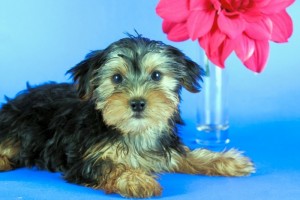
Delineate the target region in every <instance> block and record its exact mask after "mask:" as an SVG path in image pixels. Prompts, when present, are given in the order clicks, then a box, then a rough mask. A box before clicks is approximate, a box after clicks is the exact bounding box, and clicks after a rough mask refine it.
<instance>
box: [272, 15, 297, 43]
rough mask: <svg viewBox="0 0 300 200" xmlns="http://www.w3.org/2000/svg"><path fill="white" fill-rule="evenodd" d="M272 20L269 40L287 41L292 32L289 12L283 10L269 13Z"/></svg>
mask: <svg viewBox="0 0 300 200" xmlns="http://www.w3.org/2000/svg"><path fill="white" fill-rule="evenodd" d="M269 17H270V19H271V21H272V22H273V31H272V36H271V40H272V41H274V42H287V41H288V38H289V37H291V35H292V33H293V22H292V19H291V17H290V16H289V14H288V13H287V12H286V11H285V10H283V11H281V12H280V13H277V14H272V15H269Z"/></svg>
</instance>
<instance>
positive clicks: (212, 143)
mask: <svg viewBox="0 0 300 200" xmlns="http://www.w3.org/2000/svg"><path fill="white" fill-rule="evenodd" d="M203 57H204V62H203V65H202V66H204V67H203V68H204V71H205V76H204V77H203V84H202V91H201V92H200V93H199V98H198V105H197V132H196V143H197V144H198V145H200V147H205V148H211V149H222V148H225V147H226V145H227V144H228V143H229V141H230V140H229V134H228V132H229V130H228V129H229V115H228V74H227V71H226V69H222V68H220V67H218V66H216V65H214V64H212V63H211V62H210V61H209V60H208V59H207V56H206V55H204V56H203Z"/></svg>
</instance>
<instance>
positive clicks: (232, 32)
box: [218, 12, 246, 38]
mask: <svg viewBox="0 0 300 200" xmlns="http://www.w3.org/2000/svg"><path fill="white" fill-rule="evenodd" d="M218 26H219V28H220V30H221V31H222V32H223V33H225V34H226V35H227V36H228V37H229V38H236V37H237V36H239V35H240V34H241V33H242V32H243V31H244V30H245V27H246V22H245V21H244V19H242V18H241V17H240V16H239V15H235V16H230V17H228V16H226V15H224V12H220V13H219V17H218Z"/></svg>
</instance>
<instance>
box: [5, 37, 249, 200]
mask: <svg viewBox="0 0 300 200" xmlns="http://www.w3.org/2000/svg"><path fill="white" fill-rule="evenodd" d="M68 73H70V74H71V75H72V77H73V78H74V84H68V83H62V84H56V83H47V84H44V85H40V86H36V87H30V86H28V88H27V90H25V91H23V92H21V93H20V94H18V95H17V96H16V98H14V99H7V103H6V104H3V105H2V108H1V110H0V171H6V170H11V169H15V168H18V167H33V166H37V167H38V168H40V169H47V170H49V171H59V172H62V173H63V177H64V179H66V180H67V181H69V182H72V183H77V184H81V185H85V186H89V187H93V188H97V189H103V190H105V191H106V192H107V193H119V194H121V195H122V196H125V197H150V196H154V195H160V194H161V190H162V189H161V187H160V185H159V183H158V182H157V181H156V180H155V179H156V176H155V174H156V173H160V172H179V173H188V174H206V175H220V176H243V175H248V174H249V173H251V172H253V171H254V168H253V164H252V163H251V162H250V160H249V159H248V158H246V157H244V156H242V155H241V154H240V153H239V152H238V151H236V150H229V151H227V152H222V153H214V152H211V151H208V150H204V149H197V150H194V151H191V150H189V149H188V148H187V147H185V146H184V145H183V144H182V143H181V141H180V139H179V137H178V134H177V125H180V124H182V120H181V118H180V112H179V103H180V91H181V89H182V87H184V88H186V89H187V90H188V91H190V92H198V91H199V84H198V80H199V79H200V77H201V69H200V67H199V66H198V65H197V64H196V63H195V62H193V61H191V60H190V59H189V58H188V57H186V56H185V55H184V54H183V53H182V52H180V51H179V50H178V49H176V48H174V47H172V46H169V45H166V44H163V43H162V42H158V41H153V40H149V39H146V38H143V37H141V36H137V37H135V36H129V37H127V38H124V39H121V40H119V41H117V42H115V43H112V44H111V45H110V46H108V47H107V48H106V49H104V50H100V51H94V52H92V53H90V54H89V55H88V56H87V57H86V59H85V60H84V61H82V62H80V63H79V64H78V65H76V66H75V67H74V68H72V69H71V70H70V71H69V72H68ZM120 77H121V78H120ZM114 78H116V80H114ZM120 80H121V81H120ZM141 99H142V100H141ZM133 100H138V104H134V105H133V103H132V102H133ZM136 105H138V106H140V107H142V108H141V109H139V110H138V111H136V110H134V106H136Z"/></svg>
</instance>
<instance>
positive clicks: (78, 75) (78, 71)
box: [67, 50, 103, 100]
mask: <svg viewBox="0 0 300 200" xmlns="http://www.w3.org/2000/svg"><path fill="white" fill-rule="evenodd" d="M102 54H103V51H101V50H97V51H92V52H91V53H89V54H87V55H86V57H85V60H83V61H81V62H80V63H78V64H77V65H76V66H75V67H73V68H71V69H70V70H69V71H67V74H71V77H72V78H73V80H74V83H75V84H76V86H77V91H78V95H79V97H80V98H82V99H85V100H87V99H90V98H91V97H92V95H93V85H92V80H93V76H94V73H95V69H97V68H99V67H100V66H101V63H102V61H101V60H102Z"/></svg>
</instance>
